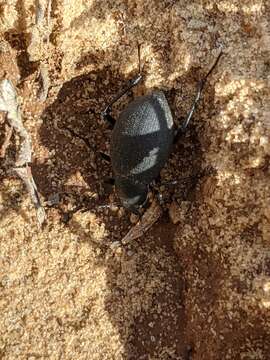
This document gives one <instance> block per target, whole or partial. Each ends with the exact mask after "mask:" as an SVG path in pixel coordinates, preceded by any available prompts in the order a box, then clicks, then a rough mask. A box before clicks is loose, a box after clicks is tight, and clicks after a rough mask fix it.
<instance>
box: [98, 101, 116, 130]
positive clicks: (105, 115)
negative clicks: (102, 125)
mask: <svg viewBox="0 0 270 360" xmlns="http://www.w3.org/2000/svg"><path fill="white" fill-rule="evenodd" d="M111 111H112V109H111V105H108V106H106V108H105V110H103V111H102V112H101V116H102V118H103V119H105V120H106V121H108V123H109V124H110V125H111V127H112V128H113V127H114V125H115V119H114V118H113V117H112V116H111V114H110V112H111Z"/></svg>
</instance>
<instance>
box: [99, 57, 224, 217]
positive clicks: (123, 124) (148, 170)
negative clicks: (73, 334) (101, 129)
mask: <svg viewBox="0 0 270 360" xmlns="http://www.w3.org/2000/svg"><path fill="white" fill-rule="evenodd" d="M221 55H222V52H220V54H219V55H218V57H217V59H216V61H215V63H214V65H213V66H212V67H211V69H210V70H209V72H208V73H207V75H206V76H205V77H204V78H203V80H201V81H200V82H199V86H198V91H197V95H196V98H195V100H194V102H193V105H192V108H191V110H190V112H189V114H188V116H187V118H186V119H185V121H184V123H183V124H182V125H181V126H180V127H179V128H177V129H176V128H175V126H174V123H173V117H172V114H171V110H170V107H169V105H168V102H167V100H166V98H165V95H164V93H163V92H162V91H153V92H152V93H151V94H149V95H145V96H141V97H137V98H135V100H133V101H132V102H131V103H129V104H128V106H127V107H126V108H125V109H124V110H123V111H122V112H121V114H120V116H119V118H118V120H117V121H115V120H114V118H113V117H112V116H111V115H110V112H111V108H112V105H113V104H114V103H115V102H116V101H117V100H118V99H120V98H121V97H122V96H123V95H124V94H126V93H127V92H128V91H129V90H130V89H131V88H132V87H133V86H135V85H137V84H138V83H139V82H140V81H141V79H142V75H141V73H140V65H139V75H138V76H137V77H136V78H134V79H132V80H131V81H129V83H128V86H127V88H126V89H124V90H123V91H122V92H121V93H120V94H118V95H117V96H116V97H115V98H114V99H113V100H112V101H111V102H110V104H109V105H107V106H106V108H105V110H104V111H103V112H102V117H103V118H105V119H106V120H107V121H109V123H110V124H111V126H112V127H113V130H112V139H111V158H110V157H109V156H108V155H105V154H103V157H104V158H105V159H106V160H110V161H111V164H112V169H113V174H114V179H113V183H114V185H115V188H116V192H117V194H118V196H119V197H120V199H121V202H122V204H123V206H124V207H125V208H127V209H129V210H130V211H131V212H133V213H135V214H139V208H140V207H142V206H144V205H145V203H146V201H147V195H148V191H149V186H150V185H151V183H152V182H153V181H154V180H155V179H156V178H157V177H158V176H159V173H160V171H161V169H162V168H163V167H164V165H165V163H166V161H167V159H168V157H169V155H170V152H171V149H172V145H173V143H174V141H175V140H176V139H177V138H178V136H179V134H181V133H183V132H184V131H185V129H186V127H187V125H188V123H189V121H190V119H191V117H192V115H193V113H194V110H195V108H196V105H197V103H198V101H199V99H200V96H201V93H202V90H203V87H204V85H205V83H206V80H207V77H208V76H209V75H210V73H211V72H212V71H213V69H214V68H215V66H216V65H217V63H218V61H219V58H220V56H221ZM139 64H140V52H139Z"/></svg>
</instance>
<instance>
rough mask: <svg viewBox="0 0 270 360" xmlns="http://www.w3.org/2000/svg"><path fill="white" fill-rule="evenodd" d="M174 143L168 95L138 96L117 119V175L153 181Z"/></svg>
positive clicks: (139, 181) (113, 149) (114, 150)
mask: <svg viewBox="0 0 270 360" xmlns="http://www.w3.org/2000/svg"><path fill="white" fill-rule="evenodd" d="M172 143H173V117H172V114H171V110H170V108H169V105H168V102H167V100H166V98H165V95H164V93H163V92H161V91H154V92H153V93H151V94H150V95H146V96H141V97H137V98H135V100H134V101H132V102H131V103H130V104H128V106H127V107H126V108H125V109H124V110H123V112H122V113H121V114H120V116H119V118H118V119H117V121H116V123H115V125H114V128H113V132H112V140H111V160H112V168H113V172H114V177H115V179H117V178H119V179H128V180H129V181H130V182H131V183H133V184H134V185H135V184H142V185H149V184H150V183H151V182H152V181H153V180H154V179H156V178H157V176H158V175H159V173H160V170H161V169H162V168H163V167H164V165H165V163H166V161H167V159H168V157H169V154H170V152H171V147H172Z"/></svg>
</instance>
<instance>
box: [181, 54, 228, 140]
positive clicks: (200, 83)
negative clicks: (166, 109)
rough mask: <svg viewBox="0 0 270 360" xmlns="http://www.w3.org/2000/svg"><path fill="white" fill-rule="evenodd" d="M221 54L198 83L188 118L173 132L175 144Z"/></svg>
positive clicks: (187, 122)
mask: <svg viewBox="0 0 270 360" xmlns="http://www.w3.org/2000/svg"><path fill="white" fill-rule="evenodd" d="M222 54H223V52H222V49H221V51H220V53H219V55H218V57H217V58H216V60H215V62H214V64H213V65H212V66H211V68H210V70H209V71H208V73H207V74H206V75H205V77H204V78H203V79H202V80H200V81H199V84H198V91H197V95H196V97H195V100H194V101H193V105H192V107H191V110H190V111H189V113H188V116H187V117H186V119H185V121H184V123H183V125H181V126H179V128H178V129H177V130H176V131H175V134H174V141H175V142H176V140H177V139H178V137H179V135H180V134H181V133H184V132H185V130H186V128H187V126H188V124H189V122H190V120H191V118H192V116H193V114H194V111H195V110H196V107H197V105H198V103H199V100H200V98H201V95H202V91H203V88H204V85H205V84H206V80H207V78H208V77H209V76H210V74H211V73H212V72H213V70H214V69H215V67H216V66H217V64H218V62H219V59H220V58H221V56H222Z"/></svg>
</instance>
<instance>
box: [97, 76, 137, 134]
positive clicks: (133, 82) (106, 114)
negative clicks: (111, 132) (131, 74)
mask: <svg viewBox="0 0 270 360" xmlns="http://www.w3.org/2000/svg"><path fill="white" fill-rule="evenodd" d="M141 79H142V75H141V74H139V75H137V76H136V77H135V78H133V79H131V80H129V82H128V83H127V87H126V88H125V89H123V90H122V91H121V92H120V93H119V94H117V95H116V96H115V97H114V98H113V99H112V101H111V102H110V103H109V104H108V105H107V106H106V107H105V109H104V110H103V111H102V112H101V116H102V118H103V119H105V120H107V121H108V122H109V123H110V125H111V126H112V128H113V127H114V125H115V119H114V118H113V117H112V116H111V115H110V112H111V111H112V106H113V104H114V103H115V102H116V101H118V100H119V99H120V98H121V97H122V96H124V95H125V94H126V93H127V92H128V91H129V90H130V89H132V88H133V87H134V86H136V85H137V84H138V83H139V82H140V81H141Z"/></svg>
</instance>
